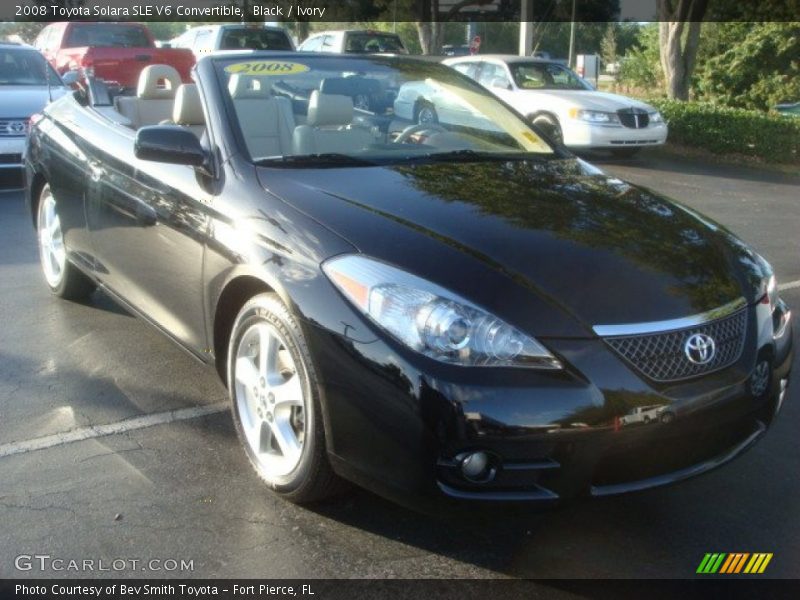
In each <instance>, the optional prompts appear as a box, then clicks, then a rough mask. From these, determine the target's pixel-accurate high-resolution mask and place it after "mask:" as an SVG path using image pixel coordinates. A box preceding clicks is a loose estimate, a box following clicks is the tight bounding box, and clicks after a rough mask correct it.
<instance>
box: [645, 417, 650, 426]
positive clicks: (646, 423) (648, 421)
mask: <svg viewBox="0 0 800 600" xmlns="http://www.w3.org/2000/svg"><path fill="white" fill-rule="evenodd" d="M644 424H645V425H649V424H650V417H645V418H644Z"/></svg>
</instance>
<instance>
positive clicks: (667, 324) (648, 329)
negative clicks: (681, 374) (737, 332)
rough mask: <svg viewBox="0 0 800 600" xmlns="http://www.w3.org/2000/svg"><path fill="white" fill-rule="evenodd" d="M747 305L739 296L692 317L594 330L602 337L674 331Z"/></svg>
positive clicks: (607, 326) (714, 319) (705, 321)
mask: <svg viewBox="0 0 800 600" xmlns="http://www.w3.org/2000/svg"><path fill="white" fill-rule="evenodd" d="M745 306H747V300H745V299H744V297H742V298H737V299H736V300H734V301H733V302H729V303H728V304H725V305H723V306H720V307H719V308H714V309H712V310H709V311H706V312H704V313H700V314H698V315H692V316H691V317H681V318H679V319H668V320H666V321H650V322H647V323H621V324H619V325H595V326H594V327H592V330H593V331H594V332H595V333H596V334H597V335H599V336H600V337H616V336H622V335H646V334H649V333H662V332H664V331H674V330H676V329H687V328H689V327H695V326H697V325H703V324H705V323H709V322H711V321H716V320H717V319H721V318H722V317H727V316H728V315H730V314H732V313H735V312H736V311H737V310H739V309H740V308H744V307H745Z"/></svg>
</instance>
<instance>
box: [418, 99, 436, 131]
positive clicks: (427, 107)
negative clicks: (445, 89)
mask: <svg viewBox="0 0 800 600" xmlns="http://www.w3.org/2000/svg"><path fill="white" fill-rule="evenodd" d="M414 121H416V123H417V125H434V124H436V123H438V122H439V115H438V114H437V113H436V109H435V108H434V107H433V104H431V103H430V102H420V103H419V104H418V105H417V110H416V113H415V115H414Z"/></svg>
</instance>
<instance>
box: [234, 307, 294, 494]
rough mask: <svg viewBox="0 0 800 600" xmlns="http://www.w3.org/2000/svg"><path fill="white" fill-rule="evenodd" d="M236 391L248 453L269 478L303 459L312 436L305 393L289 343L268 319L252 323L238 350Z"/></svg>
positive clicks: (235, 374) (279, 474) (278, 474)
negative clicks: (305, 447) (307, 440)
mask: <svg viewBox="0 0 800 600" xmlns="http://www.w3.org/2000/svg"><path fill="white" fill-rule="evenodd" d="M233 369H234V382H235V383H234V390H235V394H236V406H237V410H238V412H239V418H240V422H241V425H242V430H243V433H244V438H245V441H246V443H247V446H248V451H249V452H250V455H251V457H252V459H253V461H254V462H255V463H256V465H257V467H258V468H259V469H260V470H261V472H262V474H263V475H264V477H266V478H267V479H270V480H272V479H275V478H279V477H283V476H285V475H287V474H289V473H291V472H292V471H293V470H294V469H295V468H296V467H297V465H298V464H299V463H300V459H301V458H302V455H303V448H304V443H305V440H306V438H307V436H308V435H309V432H308V427H309V424H308V423H307V422H306V414H307V412H308V407H307V394H306V393H305V390H304V386H303V380H302V378H301V376H300V374H299V373H298V370H297V367H296V365H295V362H294V359H293V358H292V356H291V354H290V352H289V350H288V346H287V343H286V341H285V340H284V339H283V338H282V335H281V333H279V331H278V330H277V329H276V328H275V327H273V326H272V325H271V324H269V323H266V322H261V323H256V324H254V325H252V326H250V327H249V328H248V329H247V330H246V331H245V332H244V334H243V335H242V336H241V338H240V341H239V345H238V348H237V351H236V361H235V363H234V365H233Z"/></svg>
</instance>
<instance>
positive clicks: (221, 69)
mask: <svg viewBox="0 0 800 600" xmlns="http://www.w3.org/2000/svg"><path fill="white" fill-rule="evenodd" d="M261 59H264V60H275V61H280V60H285V61H287V62H288V61H298V60H300V61H308V60H324V61H342V62H352V61H363V62H365V63H371V62H374V63H380V64H382V65H385V66H387V67H389V68H392V67H395V66H396V65H402V64H404V63H406V64H407V63H415V64H421V65H428V66H430V65H431V64H436V65H437V66H436V68H442V69H445V70H446V72H447V76H448V77H451V78H454V79H457V81H458V84H459V85H461V86H463V87H465V88H467V89H468V90H469V92H471V93H477V94H480V95H482V96H486V97H487V99H488V100H490V101H492V102H496V103H497V104H499V105H501V106H502V107H503V108H504V109H505V110H506V111H507V112H508V113H510V114H511V115H512V116H513V117H516V119H517V120H518V121H519V122H520V124H522V125H524V126H525V127H526V128H527V129H528V130H530V132H531V133H533V134H534V135H535V136H536V137H537V138H538V139H539V140H540V141H541V142H542V145H543V146H545V147H547V148H549V152H533V151H524V150H520V151H505V152H503V151H498V152H496V153H495V154H496V156H497V160H501V158H502V159H504V160H525V159H533V160H537V161H542V160H549V159H565V158H573V155H572V153H571V152H569V151H568V150H567V149H566V148H565V147H564V146H563V145H562V146H558V145H554V144H553V143H552V142H551V141H550V140H549V138H548V137H547V135H546V134H545V133H543V132H542V131H541V130H540V129H539V128H538V127H537V126H535V125H533V124H532V123H530V121H528V120H527V119H526V118H525V116H524V115H522V114H521V113H520V112H519V111H517V110H516V109H514V108H513V107H512V106H511V105H509V104H508V103H507V102H505V101H503V100H501V99H500V98H498V97H496V96H495V95H494V94H492V93H491V92H489V91H488V90H486V88H484V87H483V86H482V85H480V84H479V83H477V82H476V81H474V80H473V79H471V78H470V77H467V76H466V75H463V74H462V73H459V72H457V71H456V70H455V69H452V68H451V67H448V66H447V65H442V64H441V63H431V61H429V60H425V59H420V58H416V57H409V56H404V55H403V56H401V55H361V54H331V53H321V52H297V51H295V52H288V51H287V52H277V51H276V52H248V53H233V54H226V55H224V56H223V55H214V56H210V57H208V58H206V59H205V60H207V61H209V62H211V67H212V71H213V73H214V76H215V79H216V81H215V83H216V86H217V88H218V90H219V97H220V99H221V101H222V104H223V109H224V111H225V119H226V121H227V126H228V127H229V130H230V132H231V134H232V136H233V139H234V141H235V143H236V146H237V149H238V151H239V153H240V154H241V155H242V156H243V157H244V158H245V159H246V160H247V162H249V163H250V164H252V165H257V166H263V165H265V164H267V163H269V165H270V166H274V167H277V168H281V167H287V166H288V165H287V163H288V162H290V161H284V160H283V159H284V158H285V157H293V158H294V161H293V162H295V164H294V165H291V168H294V169H296V168H297V166H298V164H297V163H301V162H305V161H302V160H298V158H303V157H306V158H307V159H308V160H307V162H308V163H309V164H308V165H304V166H307V167H308V168H313V167H314V164H313V162H314V161H313V158H314V157H315V156H317V155H313V154H310V155H293V154H284V155H276V156H275V157H254V156H252V155H251V153H250V151H249V149H248V147H247V142H246V140H245V135H244V132H243V131H242V126H241V124H240V122H239V119H238V117H237V115H236V110H235V108H234V105H233V98H232V96H231V94H230V93H229V92H228V89H227V84H228V76H227V74H226V73H225V67H226V66H229V65H231V64H235V63H237V62H247V61H256V60H261ZM342 70H343V71H347V70H348V69H342ZM436 154H442V155H444V154H450V155H451V156H452V159H453V162H468V161H478V160H487V159H489V158H490V157H488V156H486V154H488V153H480V152H475V153H472V154H473V156H472V157H470V156H469V153H453V152H449V151H448V152H440V153H430V156H431V157H432V161H435V160H436V158H435V155H436ZM512 155H513V156H512ZM319 156H320V161H319V163H320V164H319V166H327V167H328V168H329V167H330V162H331V161H330V160H329V159H330V154H327V157H326V156H325V155H319ZM342 156H351V157H352V159H353V160H352V162H353V163H361V164H360V165H359V166H372V165H375V166H378V165H391V164H404V163H418V162H420V161H422V160H424V159H425V158H426V156H424V155H423V154H422V153H418V152H409V153H408V154H407V155H401V154H400V153H398V155H397V156H392V157H391V158H387V157H376V156H363V155H359V154H353V155H344V154H343V155H342ZM326 158H327V160H326ZM273 159H274V160H273Z"/></svg>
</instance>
